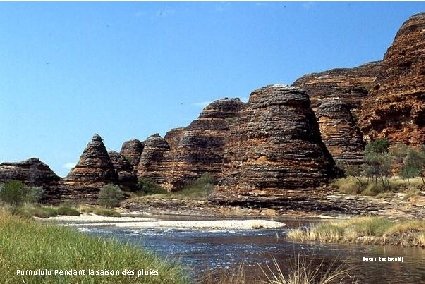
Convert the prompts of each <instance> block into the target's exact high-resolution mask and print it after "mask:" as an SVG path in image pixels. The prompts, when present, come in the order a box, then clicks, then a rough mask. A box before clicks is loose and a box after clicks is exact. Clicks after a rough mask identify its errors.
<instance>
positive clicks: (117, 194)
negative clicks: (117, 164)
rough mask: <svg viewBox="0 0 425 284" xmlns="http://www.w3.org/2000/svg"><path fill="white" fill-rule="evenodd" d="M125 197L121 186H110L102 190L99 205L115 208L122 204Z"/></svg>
mask: <svg viewBox="0 0 425 284" xmlns="http://www.w3.org/2000/svg"><path fill="white" fill-rule="evenodd" d="M123 197H124V195H123V193H122V191H121V189H120V187H119V186H117V185H113V184H108V185H105V186H104V187H102V188H101V189H100V192H99V198H98V203H99V205H101V206H105V207H107V208H113V207H116V206H118V205H119V204H120V201H121V200H122V199H123Z"/></svg>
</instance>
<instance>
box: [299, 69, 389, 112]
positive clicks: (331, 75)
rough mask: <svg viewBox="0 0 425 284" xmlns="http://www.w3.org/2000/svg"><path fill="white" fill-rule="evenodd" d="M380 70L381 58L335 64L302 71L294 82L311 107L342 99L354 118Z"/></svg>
mask: <svg viewBox="0 0 425 284" xmlns="http://www.w3.org/2000/svg"><path fill="white" fill-rule="evenodd" d="M380 70H381V62H380V61H377V62H372V63H368V64H365V65H361V66H359V67H355V68H337V69H332V70H329V71H324V72H319V73H312V74H308V75H305V76H303V77H301V78H299V79H297V80H296V81H295V82H294V83H293V86H294V87H299V88H302V89H304V90H305V91H306V92H307V94H308V95H309V96H310V100H311V107H312V108H313V111H316V109H317V107H319V106H320V105H321V104H322V103H325V102H328V101H335V100H341V101H342V102H343V103H344V104H346V105H347V107H348V108H349V109H350V111H351V112H352V113H353V115H354V117H355V118H356V117H358V114H359V112H360V110H359V108H360V106H361V104H362V102H363V100H364V99H365V98H366V97H367V96H368V93H369V90H370V89H371V88H372V87H373V86H374V83H375V80H376V78H377V76H378V74H379V72H380Z"/></svg>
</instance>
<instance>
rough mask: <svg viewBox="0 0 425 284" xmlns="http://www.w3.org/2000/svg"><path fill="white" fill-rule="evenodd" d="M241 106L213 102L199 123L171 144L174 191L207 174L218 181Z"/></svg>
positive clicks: (235, 101)
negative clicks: (226, 147) (227, 139)
mask: <svg viewBox="0 0 425 284" xmlns="http://www.w3.org/2000/svg"><path fill="white" fill-rule="evenodd" d="M242 106H243V103H242V102H241V101H240V100H239V99H228V98H226V99H222V100H218V101H215V102H212V103H211V104H209V105H208V106H207V107H205V108H204V109H203V111H202V112H201V114H200V115H199V117H198V119H196V120H194V121H193V122H192V123H191V124H190V125H189V126H187V127H186V128H184V129H183V130H182V131H180V134H179V139H178V143H172V144H171V145H172V147H171V153H172V156H173V169H172V171H173V173H172V180H171V183H172V188H173V189H179V188H181V187H182V186H184V185H185V184H188V183H190V182H191V181H193V180H195V179H197V178H199V177H200V176H201V175H202V174H205V173H208V174H209V175H211V176H212V177H213V178H218V176H219V175H220V173H221V167H222V164H223V156H224V144H225V139H226V138H227V136H228V135H229V125H230V124H231V123H232V122H233V121H234V119H235V118H236V117H237V115H238V113H239V111H240V110H241V108H242ZM167 136H171V135H167ZM168 140H170V139H168Z"/></svg>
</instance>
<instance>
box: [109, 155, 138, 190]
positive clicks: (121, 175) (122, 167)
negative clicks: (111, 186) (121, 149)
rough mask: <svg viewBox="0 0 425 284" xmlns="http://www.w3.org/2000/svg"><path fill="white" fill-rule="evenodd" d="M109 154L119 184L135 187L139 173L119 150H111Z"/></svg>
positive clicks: (124, 186)
mask: <svg viewBox="0 0 425 284" xmlns="http://www.w3.org/2000/svg"><path fill="white" fill-rule="evenodd" d="M108 154H109V158H110V159H111V163H112V165H113V167H114V169H115V172H116V174H117V183H118V185H120V186H121V187H122V188H124V189H129V190H133V189H135V188H136V186H137V175H136V173H135V172H134V169H133V166H132V165H131V164H130V162H129V161H128V160H127V159H126V158H125V157H124V156H123V155H121V154H120V153H118V152H115V151H109V152H108Z"/></svg>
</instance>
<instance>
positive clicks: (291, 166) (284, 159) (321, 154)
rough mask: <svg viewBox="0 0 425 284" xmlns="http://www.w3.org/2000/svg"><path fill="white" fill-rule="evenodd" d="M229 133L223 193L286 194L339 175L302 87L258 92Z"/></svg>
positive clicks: (283, 87) (309, 187) (260, 90)
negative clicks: (261, 192) (276, 192)
mask: <svg viewBox="0 0 425 284" xmlns="http://www.w3.org/2000/svg"><path fill="white" fill-rule="evenodd" d="M230 131H231V133H230V135H229V136H228V140H227V143H226V145H225V155H224V166H223V169H222V178H221V180H220V185H219V187H218V190H219V191H221V192H226V193H238V194H240V193H253V192H255V191H263V192H264V191H265V192H273V191H276V190H277V191H278V192H280V193H284V192H285V190H291V189H299V190H305V189H311V188H314V187H317V186H319V185H320V184H322V183H325V182H327V181H328V180H329V178H332V177H334V176H335V171H334V161H333V159H332V157H331V156H330V154H329V152H328V150H327V149H326V147H325V145H324V144H323V142H322V140H321V138H320V133H319V126H318V124H317V121H316V118H315V116H314V113H313V111H312V109H311V107H310V100H309V97H308V95H307V94H306V93H305V92H303V91H301V90H300V89H298V88H293V87H287V86H283V85H271V86H267V87H264V88H261V89H259V90H256V91H254V92H253V93H251V96H250V98H249V102H248V103H247V105H246V106H245V107H244V108H243V109H242V110H241V112H240V115H239V118H238V120H237V121H236V122H235V123H234V124H232V127H231V129H230Z"/></svg>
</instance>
